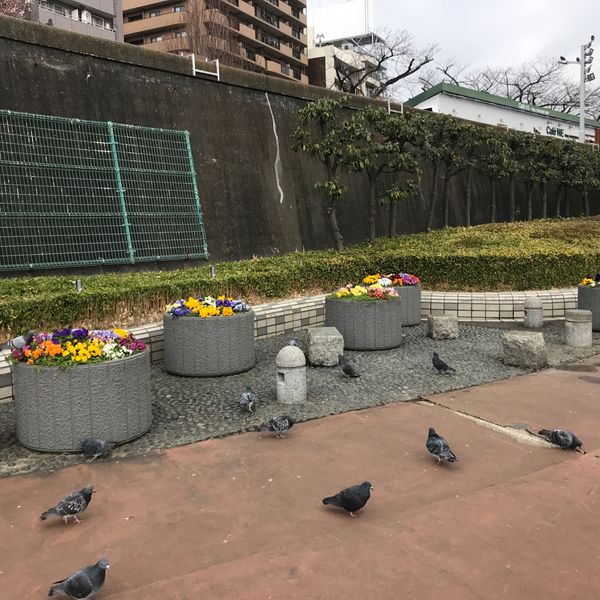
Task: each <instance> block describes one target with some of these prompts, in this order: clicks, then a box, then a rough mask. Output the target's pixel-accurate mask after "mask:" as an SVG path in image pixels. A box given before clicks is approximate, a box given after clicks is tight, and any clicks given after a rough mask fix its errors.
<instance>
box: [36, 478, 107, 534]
mask: <svg viewBox="0 0 600 600" xmlns="http://www.w3.org/2000/svg"><path fill="white" fill-rule="evenodd" d="M95 491H96V490H94V486H93V485H86V486H85V487H84V488H83V489H81V490H80V491H79V492H72V493H70V494H69V495H68V496H66V497H65V498H63V499H62V500H61V501H60V502H59V503H58V504H57V505H56V506H53V507H52V508H49V509H48V510H47V511H46V512H44V513H42V514H41V516H40V519H41V520H42V521H45V520H46V519H47V518H48V517H62V518H63V519H64V521H65V525H66V524H67V523H68V521H69V517H73V518H74V519H75V523H80V520H79V519H78V518H77V515H78V514H80V513H82V512H83V511H84V510H85V509H86V508H87V507H88V504H89V503H90V502H91V500H92V494H93V493H94V492H95Z"/></svg>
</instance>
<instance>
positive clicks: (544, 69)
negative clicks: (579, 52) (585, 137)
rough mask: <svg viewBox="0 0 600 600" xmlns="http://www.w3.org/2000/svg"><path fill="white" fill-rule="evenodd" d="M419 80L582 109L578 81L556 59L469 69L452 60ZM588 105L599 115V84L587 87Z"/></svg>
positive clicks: (575, 110)
mask: <svg viewBox="0 0 600 600" xmlns="http://www.w3.org/2000/svg"><path fill="white" fill-rule="evenodd" d="M418 81H419V85H420V87H421V89H423V90H427V89H429V88H430V87H432V86H434V85H436V84H438V83H440V82H441V81H447V82H449V83H453V84H455V85H460V86H463V87H467V88H470V89H472V90H477V91H480V92H488V93H490V94H494V95H496V96H502V97H503V98H510V99H511V100H516V101H518V102H523V103H525V104H530V105H532V106H538V107H540V108H547V109H550V110H556V111H558V112H563V113H567V114H572V113H579V85H578V83H577V82H575V81H573V80H571V79H569V78H568V77H567V72H565V71H564V68H563V67H562V66H561V65H559V64H558V62H557V61H556V59H550V58H545V59H541V60H538V61H537V62H532V63H524V64H522V65H520V66H518V67H506V68H492V67H486V68H484V69H469V68H467V67H465V66H464V65H462V64H460V63H458V62H456V61H454V60H450V61H448V62H446V63H445V64H439V65H435V66H432V67H430V68H428V69H426V70H425V69H424V70H422V71H421V72H420V73H419V76H418ZM586 107H587V111H588V114H589V115H590V116H592V117H593V118H599V117H600V87H598V86H596V87H593V88H588V92H587V96H586Z"/></svg>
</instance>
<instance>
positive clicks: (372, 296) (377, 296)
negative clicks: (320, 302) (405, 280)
mask: <svg viewBox="0 0 600 600" xmlns="http://www.w3.org/2000/svg"><path fill="white" fill-rule="evenodd" d="M333 296H334V297H335V298H342V299H345V300H389V299H390V298H397V297H398V292H397V291H396V290H395V289H393V288H392V287H389V286H388V287H385V286H383V285H382V284H381V283H373V284H371V285H369V286H368V287H364V286H362V285H352V284H351V283H349V284H348V285H346V286H344V287H341V288H339V289H338V290H337V291H336V292H335V293H334V294H333Z"/></svg>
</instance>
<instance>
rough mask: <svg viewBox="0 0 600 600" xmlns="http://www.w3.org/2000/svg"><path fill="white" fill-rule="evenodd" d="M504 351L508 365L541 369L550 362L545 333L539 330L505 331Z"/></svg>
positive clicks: (503, 337)
mask: <svg viewBox="0 0 600 600" xmlns="http://www.w3.org/2000/svg"><path fill="white" fill-rule="evenodd" d="M502 352H503V359H504V363H505V364H507V365H512V366H515V367H523V368H526V369H532V368H533V369H541V368H542V367H545V366H546V365H547V364H548V356H547V354H546V342H545V340H544V334H543V333H541V332H538V331H505V332H504V333H503V334H502Z"/></svg>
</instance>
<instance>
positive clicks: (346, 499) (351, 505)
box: [323, 481, 375, 517]
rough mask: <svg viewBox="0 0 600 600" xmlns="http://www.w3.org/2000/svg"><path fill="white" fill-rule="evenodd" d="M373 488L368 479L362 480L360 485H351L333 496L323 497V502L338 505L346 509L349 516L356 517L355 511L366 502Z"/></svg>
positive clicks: (358, 510) (360, 508)
mask: <svg viewBox="0 0 600 600" xmlns="http://www.w3.org/2000/svg"><path fill="white" fill-rule="evenodd" d="M373 489H375V488H374V487H373V486H372V485H371V482H370V481H363V482H362V483H361V484H360V485H353V486H352V487H349V488H346V489H344V490H342V491H341V492H339V493H337V494H336V495H335V496H329V497H328V498H323V504H331V505H332V506H339V507H340V508H343V509H344V510H347V511H348V514H349V515H350V516H351V517H358V514H356V513H358V512H360V511H361V510H362V508H363V506H364V505H365V504H366V503H367V500H368V499H369V498H370V497H371V491H372V490H373Z"/></svg>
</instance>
